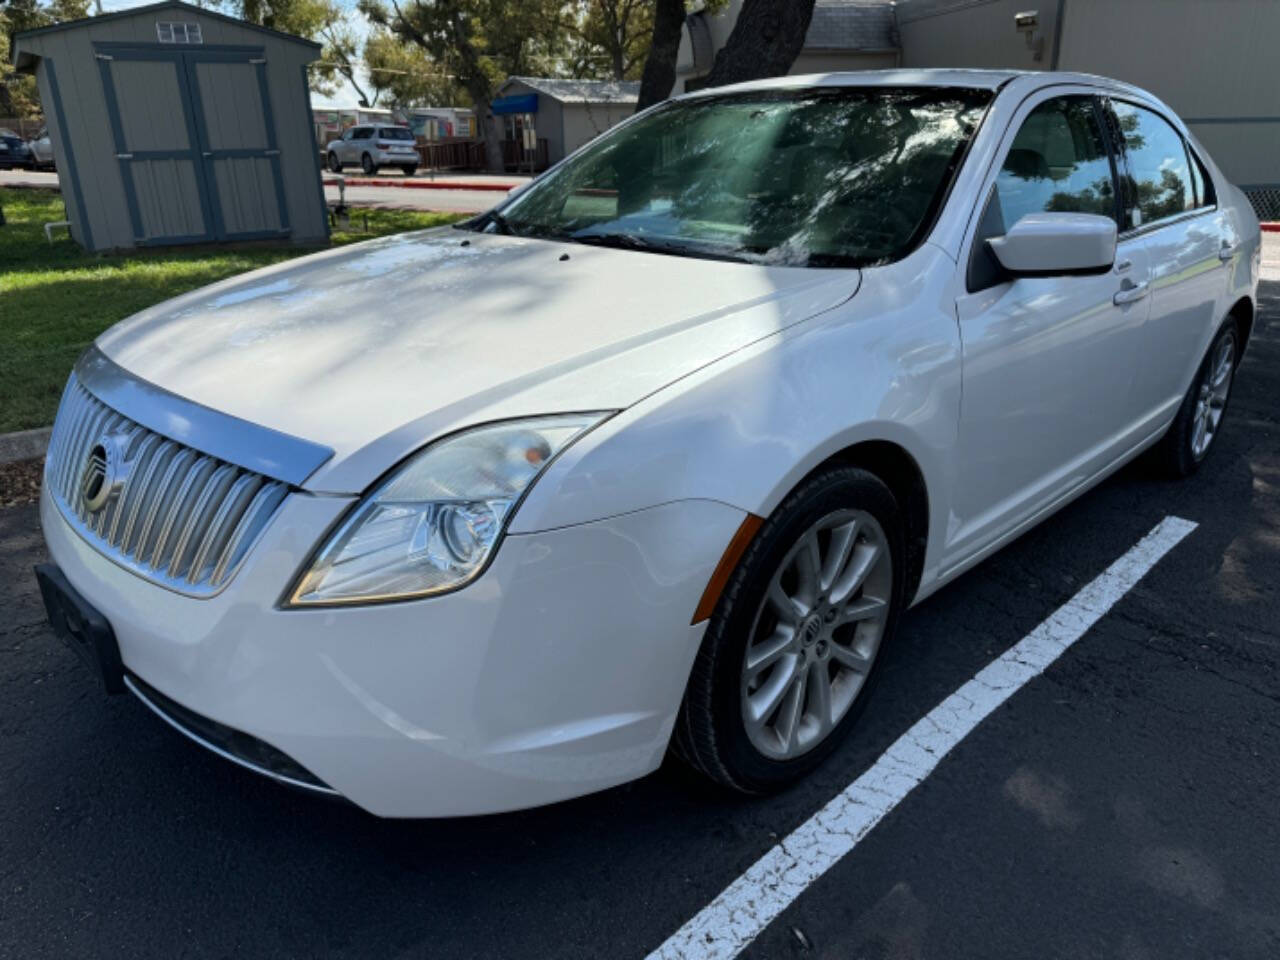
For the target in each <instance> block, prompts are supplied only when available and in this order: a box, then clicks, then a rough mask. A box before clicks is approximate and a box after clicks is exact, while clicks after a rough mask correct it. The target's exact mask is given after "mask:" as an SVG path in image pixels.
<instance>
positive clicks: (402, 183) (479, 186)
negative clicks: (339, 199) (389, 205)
mask: <svg viewBox="0 0 1280 960" xmlns="http://www.w3.org/2000/svg"><path fill="white" fill-rule="evenodd" d="M344 179H345V180H346V182H347V186H348V187H399V188H400V189H402V190H403V189H410V190H494V191H501V192H502V193H506V192H507V191H508V190H513V189H515V188H516V187H518V186H520V184H518V183H477V182H476V181H474V180H379V179H378V178H376V177H345V178H344ZM324 182H325V185H326V186H329V185H333V186H337V185H338V181H337V179H336V178H335V177H325V179H324Z"/></svg>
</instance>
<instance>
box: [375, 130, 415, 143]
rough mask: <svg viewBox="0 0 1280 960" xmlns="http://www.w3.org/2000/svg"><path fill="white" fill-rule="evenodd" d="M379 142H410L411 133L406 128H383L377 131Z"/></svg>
mask: <svg viewBox="0 0 1280 960" xmlns="http://www.w3.org/2000/svg"><path fill="white" fill-rule="evenodd" d="M378 139H379V140H412V139H413V131H412V130H410V129H408V128H407V127H383V128H382V129H380V130H379V131H378Z"/></svg>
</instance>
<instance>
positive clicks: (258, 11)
mask: <svg viewBox="0 0 1280 960" xmlns="http://www.w3.org/2000/svg"><path fill="white" fill-rule="evenodd" d="M85 2H88V0H85ZM196 2H200V0H196ZM205 2H206V3H207V4H208V5H209V6H212V7H216V8H218V9H220V10H222V11H223V12H225V13H229V14H231V15H233V16H237V17H239V18H240V19H242V20H247V21H248V22H249V23H256V24H258V25H259V26H262V27H270V28H271V29H272V30H279V31H281V32H282V33H291V34H293V35H294V36H298V37H305V38H306V39H308V40H316V41H318V42H320V43H323V44H324V50H323V51H322V53H321V55H320V63H319V64H317V66H316V67H315V69H313V70H312V71H311V89H313V90H315V91H317V92H320V93H327V92H329V91H330V89H331V86H332V83H333V80H334V77H336V76H337V75H339V74H341V75H342V76H344V77H347V79H348V80H350V81H351V82H352V85H353V86H356V88H357V92H359V87H358V85H357V84H356V83H355V80H354V77H352V76H348V75H347V73H346V71H345V70H344V69H343V66H344V65H346V66H351V64H352V62H353V59H354V54H353V55H352V57H344V53H345V52H346V51H347V49H348V48H347V47H346V46H344V44H345V43H348V42H349V43H350V45H351V46H352V47H353V48H354V45H355V43H356V41H355V39H354V34H353V33H352V32H351V30H350V29H349V28H347V27H346V25H345V17H346V15H345V13H344V12H343V10H342V8H341V7H340V6H339V5H338V4H337V2H336V0H205ZM326 31H332V32H333V33H334V37H333V38H332V39H330V38H329V37H327V36H326V35H325V33H326ZM353 72H354V68H353ZM360 96H362V97H363V96H364V94H363V93H361V94H360Z"/></svg>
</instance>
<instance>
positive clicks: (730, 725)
mask: <svg viewBox="0 0 1280 960" xmlns="http://www.w3.org/2000/svg"><path fill="white" fill-rule="evenodd" d="M903 556H904V551H903V539H902V531H901V523H900V520H899V512H898V506H897V503H896V501H895V500H894V498H893V495H892V494H891V493H890V492H889V490H888V488H887V487H885V485H884V484H883V483H882V482H881V481H880V480H879V479H878V478H877V477H875V476H874V475H872V474H870V473H867V472H866V471H864V470H859V469H857V468H853V467H834V468H831V469H828V470H824V471H822V472H821V473H818V474H816V475H815V476H813V477H811V478H810V479H809V480H807V481H806V482H805V483H804V484H803V485H802V486H801V487H800V488H799V489H797V490H796V491H795V492H794V493H792V494H791V495H790V496H789V497H788V498H787V499H786V500H785V501H784V502H783V503H782V505H781V506H779V507H778V509H777V510H776V511H775V512H774V514H773V516H771V517H770V518H769V520H768V521H766V522H765V524H764V526H762V527H761V529H760V531H759V533H758V534H757V535H756V537H755V539H754V541H753V542H752V544H751V546H750V547H749V548H748V550H747V553H746V555H745V556H744V557H743V559H742V562H741V563H740V564H739V566H738V569H737V570H736V571H735V572H734V574H733V576H732V577H731V578H730V580H729V583H728V584H727V585H726V587H725V592H724V594H723V595H722V597H721V599H720V602H719V604H718V605H717V608H716V611H715V613H714V614H713V616H712V618H711V622H710V623H709V624H708V625H707V633H706V636H705V637H704V639H703V643H702V647H701V649H700V650H699V652H698V656H697V659H696V661H695V663H694V668H693V672H692V675H691V677H690V680H689V686H688V689H687V691H686V693H685V699H684V703H683V704H682V706H681V709H680V716H679V718H678V720H677V723H676V730H675V734H674V739H673V746H674V748H675V751H676V753H677V754H678V755H679V756H680V757H681V758H683V759H684V760H685V761H686V762H687V763H689V764H690V765H691V766H692V767H694V768H695V769H696V770H698V771H700V772H701V773H703V774H705V775H706V776H708V777H710V778H711V779H713V780H716V781H718V782H719V783H721V784H724V785H725V786H728V787H730V788H732V789H735V790H739V791H742V792H744V793H763V792H768V791H771V790H775V789H778V788H780V787H782V786H785V785H787V784H789V783H791V782H792V781H794V780H796V779H798V778H800V777H802V776H803V775H804V774H806V773H808V772H809V771H810V770H812V769H813V768H814V767H816V766H817V765H818V764H819V763H820V762H821V761H822V760H823V759H824V758H825V757H826V756H827V755H828V754H829V753H830V752H831V751H832V750H834V749H835V748H836V746H837V745H838V744H839V743H840V742H841V741H842V740H843V739H844V738H845V737H846V736H847V735H848V733H849V731H850V730H851V729H852V727H853V725H854V723H855V722H856V720H857V717H858V714H859V713H860V712H861V711H862V709H863V708H864V707H865V705H866V701H867V697H868V695H869V694H870V691H871V688H872V685H873V683H874V681H875V678H876V675H877V672H876V668H877V666H878V663H879V660H880V652H881V650H882V649H883V648H884V645H885V644H886V642H888V640H889V639H890V638H891V636H892V634H893V631H894V628H895V626H896V623H897V617H898V613H899V611H900V609H901V607H902V605H903V583H904V577H903V570H902V563H903Z"/></svg>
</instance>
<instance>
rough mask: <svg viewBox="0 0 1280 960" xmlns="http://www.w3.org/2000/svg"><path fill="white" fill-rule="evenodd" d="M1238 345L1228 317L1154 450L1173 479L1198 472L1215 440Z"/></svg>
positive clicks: (1236, 332)
mask: <svg viewBox="0 0 1280 960" xmlns="http://www.w3.org/2000/svg"><path fill="white" fill-rule="evenodd" d="M1239 342H1240V333H1239V328H1238V327H1237V325H1236V320H1235V318H1234V317H1227V319H1226V321H1225V322H1224V323H1223V324H1222V326H1221V327H1219V328H1218V334H1217V336H1215V337H1214V338H1213V343H1212V344H1211V345H1210V346H1209V352H1208V353H1207V354H1206V355H1205V358H1204V361H1203V362H1202V363H1201V364H1200V369H1199V370H1197V371H1196V377H1195V380H1193V381H1192V383H1191V387H1190V388H1189V389H1188V390H1187V394H1186V396H1185V397H1183V399H1182V406H1181V407H1179V408H1178V415H1177V417H1175V418H1174V421H1173V423H1172V424H1171V425H1170V427H1169V432H1168V433H1166V434H1165V435H1164V439H1163V440H1161V441H1160V444H1159V445H1158V446H1157V447H1156V451H1155V452H1156V456H1157V458H1158V459H1159V460H1160V461H1161V463H1162V465H1163V466H1164V468H1165V471H1166V472H1167V473H1169V474H1171V475H1172V476H1175V477H1187V476H1190V475H1191V474H1193V473H1195V472H1196V471H1197V470H1198V469H1200V464H1201V463H1203V462H1204V460H1205V458H1206V457H1207V456H1208V455H1209V451H1210V449H1212V447H1213V442H1214V441H1215V440H1216V439H1217V438H1218V434H1219V432H1220V431H1221V429H1222V418H1223V417H1224V416H1225V415H1226V412H1227V402H1228V401H1229V400H1230V399H1231V386H1232V384H1233V383H1234V382H1235V372H1236V359H1237V358H1238V357H1239V355H1240V348H1239Z"/></svg>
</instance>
